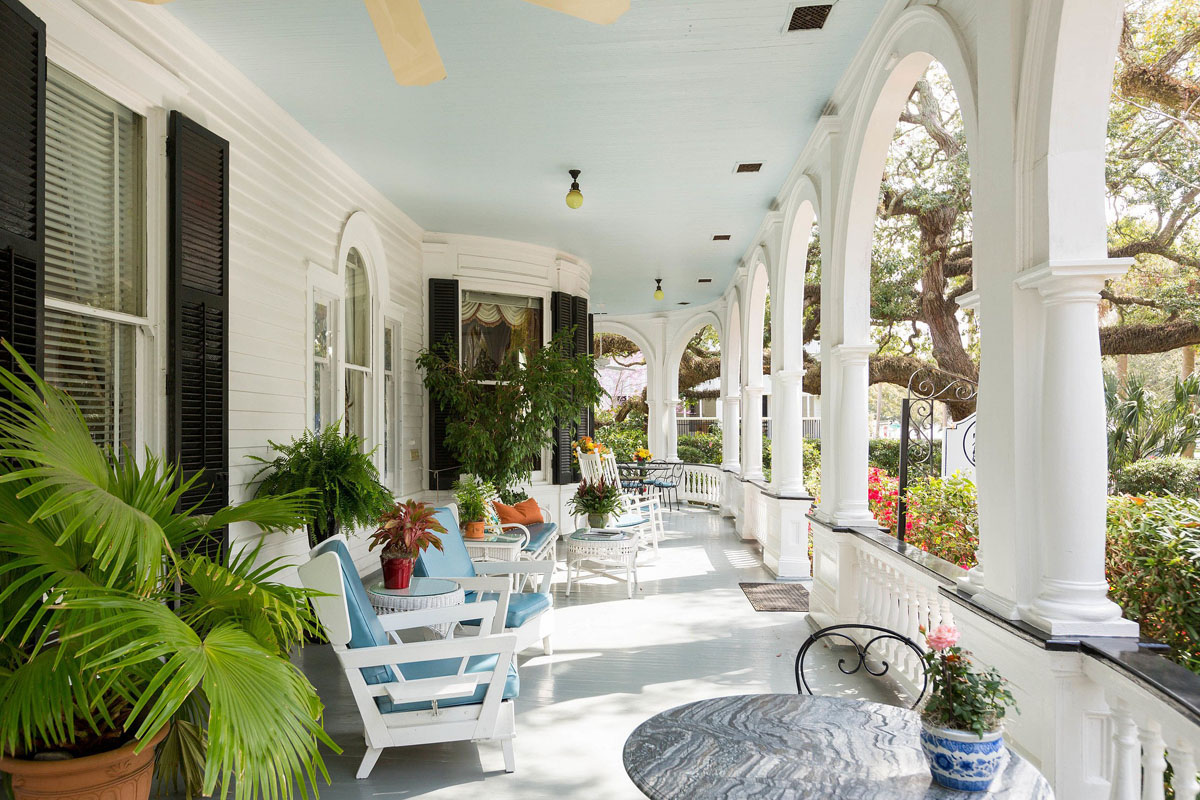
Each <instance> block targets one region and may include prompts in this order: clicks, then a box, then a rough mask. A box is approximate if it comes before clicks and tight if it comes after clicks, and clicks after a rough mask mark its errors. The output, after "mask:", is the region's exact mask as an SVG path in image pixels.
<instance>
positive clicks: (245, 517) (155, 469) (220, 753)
mask: <svg viewBox="0 0 1200 800" xmlns="http://www.w3.org/2000/svg"><path fill="white" fill-rule="evenodd" d="M5 347H8V345H7V344H5ZM8 350H9V353H11V354H12V355H13V357H14V360H15V361H16V362H17V363H18V365H19V370H20V373H21V374H20V375H15V374H13V373H12V372H9V371H7V370H4V369H0V463H3V465H4V467H3V471H2V472H0V753H2V754H3V755H5V756H10V757H16V758H32V757H34V756H37V755H38V754H41V753H49V752H62V753H68V754H71V755H76V756H84V755H91V754H94V753H101V752H105V751H108V750H112V749H114V748H116V747H118V746H119V745H121V744H123V743H125V742H128V741H131V740H137V741H138V742H140V746H141V747H145V746H148V743H149V742H150V741H151V740H152V739H153V737H155V736H156V735H157V734H158V733H159V732H160V731H162V730H163V729H164V727H165V726H171V727H170V734H169V736H168V738H167V740H166V741H165V742H164V744H163V746H162V748H161V750H160V762H159V780H160V782H162V781H163V780H164V779H165V780H166V781H167V782H171V781H172V779H173V776H177V775H179V774H181V773H182V775H183V776H184V777H185V779H186V783H187V786H188V790H189V794H191V793H192V792H194V791H202V792H203V793H205V794H210V793H212V792H213V791H214V790H216V789H218V787H219V788H220V791H221V793H222V795H225V794H226V793H227V791H230V790H232V792H233V796H234V797H237V798H257V797H265V798H284V799H286V798H289V797H291V796H292V794H293V792H294V791H295V789H296V788H297V787H299V788H300V789H301V791H302V792H305V793H306V784H312V785H313V788H314V789H315V781H316V777H317V775H318V773H319V774H320V775H322V776H324V777H325V778H326V780H328V776H327V775H326V772H325V767H324V764H323V763H322V759H321V755H320V753H319V751H318V744H319V743H324V744H326V745H328V746H330V747H334V745H333V743H332V741H330V739H329V737H328V736H326V735H325V733H324V732H323V731H322V730H321V723H320V721H321V712H322V706H321V702H320V700H319V699H318V697H317V693H316V691H315V690H314V689H313V687H312V685H311V684H310V683H309V682H308V680H307V679H306V678H305V677H304V675H303V674H302V673H301V672H300V671H299V670H298V669H297V668H296V667H295V666H294V665H293V664H292V663H291V662H290V661H289V659H288V652H289V651H290V650H291V648H292V647H293V646H294V645H296V644H297V643H298V642H300V641H302V640H303V639H304V637H305V636H306V635H307V634H308V633H309V632H315V631H316V630H317V628H316V624H315V620H314V618H313V617H312V613H311V611H310V609H309V603H308V593H307V592H305V591H303V590H300V589H294V588H291V587H289V586H286V585H283V584H281V583H277V582H276V581H275V580H274V578H275V575H276V574H277V573H278V571H279V570H280V569H281V567H280V566H279V565H277V564H276V563H275V562H269V563H267V564H265V565H260V566H256V561H257V556H258V551H257V549H249V550H243V551H241V552H239V553H235V554H232V555H226V556H222V557H220V558H217V559H214V558H210V557H208V556H206V555H203V554H201V552H200V550H201V549H202V548H198V547H197V545H202V544H203V543H204V542H205V540H206V539H209V538H210V537H213V536H214V535H215V533H216V532H217V531H219V530H220V529H222V528H224V527H225V526H227V525H229V524H231V523H234V522H251V523H255V524H257V525H259V526H260V527H262V528H263V529H266V530H282V529H291V528H295V527H299V526H300V525H303V524H304V522H305V521H306V520H307V519H308V518H309V517H310V516H311V515H312V513H313V504H312V503H311V501H310V500H308V499H307V498H306V497H304V496H303V495H301V494H289V495H284V496H282V497H270V498H264V499H259V500H251V501H250V502H248V503H244V504H242V505H240V506H237V507H229V508H223V509H221V510H220V511H218V512H216V513H215V514H212V515H210V516H200V515H196V514H194V508H192V509H184V510H182V511H180V510H178V509H179V502H180V498H181V497H182V496H183V495H184V494H185V493H186V492H187V491H188V489H189V488H191V487H192V486H193V485H194V482H195V478H193V479H191V480H188V481H184V482H182V484H181V485H177V483H178V471H177V469H176V468H175V466H174V465H171V464H167V463H165V462H164V461H162V460H161V459H159V458H156V457H154V456H153V455H150V454H149V453H147V454H146V457H145V463H144V464H143V465H141V466H139V465H138V464H137V463H135V460H134V458H133V456H132V454H130V453H129V452H128V451H126V452H125V453H124V454H123V456H118V455H117V454H116V453H114V452H112V451H106V450H103V449H101V448H100V447H98V446H97V445H96V444H94V443H93V441H92V438H91V435H90V433H89V431H88V427H87V424H86V423H85V421H84V418H83V415H82V414H81V413H80V411H79V408H78V407H77V406H76V405H75V403H74V402H73V401H72V400H71V399H70V398H69V397H68V396H67V395H66V394H65V393H64V392H62V391H60V390H59V389H56V388H54V387H52V386H50V385H49V384H47V383H46V382H45V381H43V380H42V379H41V378H40V377H39V376H38V375H37V374H36V373H34V372H33V370H32V369H30V367H29V366H28V365H27V364H26V363H25V362H24V361H22V360H21V359H20V358H19V357H18V356H16V353H15V352H14V351H13V350H12V349H11V348H8ZM189 553H190V554H189ZM335 749H336V748H335ZM235 779H236V780H235Z"/></svg>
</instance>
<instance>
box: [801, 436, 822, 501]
mask: <svg viewBox="0 0 1200 800" xmlns="http://www.w3.org/2000/svg"><path fill="white" fill-rule="evenodd" d="M803 447H804V488H805V489H808V492H809V494H811V495H812V496H813V497H814V498H815V499H816V500H817V502H818V503H819V502H820V500H821V440H820V439H805V440H804V444H803Z"/></svg>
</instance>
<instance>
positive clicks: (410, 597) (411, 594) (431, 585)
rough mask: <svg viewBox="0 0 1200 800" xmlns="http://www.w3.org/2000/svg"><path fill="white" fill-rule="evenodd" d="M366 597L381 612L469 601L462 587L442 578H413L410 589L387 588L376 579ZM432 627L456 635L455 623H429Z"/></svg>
mask: <svg viewBox="0 0 1200 800" xmlns="http://www.w3.org/2000/svg"><path fill="white" fill-rule="evenodd" d="M367 598H368V599H369V600H370V601H371V606H372V608H374V609H375V612H376V613H378V614H396V613H398V612H401V611H421V610H423V609H426V608H446V607H448V606H461V605H462V604H463V603H465V602H466V595H465V594H464V593H463V589H462V587H461V586H459V585H458V584H457V583H455V582H454V581H447V580H443V579H441V578H413V579H412V582H411V583H409V586H408V588H407V589H387V588H385V587H384V585H383V581H376V582H375V583H373V584H371V585H370V586H368V587H367ZM429 629H430V630H432V631H436V632H437V634H438V635H439V636H441V637H442V638H443V639H449V638H450V637H451V636H452V635H453V634H454V623H453V622H448V623H444V624H440V623H439V624H437V625H430V626H429Z"/></svg>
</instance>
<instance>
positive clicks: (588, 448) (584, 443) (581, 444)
mask: <svg viewBox="0 0 1200 800" xmlns="http://www.w3.org/2000/svg"><path fill="white" fill-rule="evenodd" d="M571 449H572V450H573V451H574V454H575V460H577V461H578V460H579V456H580V454H583V455H591V454H592V453H599V454H600V455H604V454H605V453H607V452H608V448H607V447H605V446H604V443H603V442H598V441H596V440H595V439H593V438H592V437H590V436H580V437H579V440H578V441H576V442H573V443H572V444H571Z"/></svg>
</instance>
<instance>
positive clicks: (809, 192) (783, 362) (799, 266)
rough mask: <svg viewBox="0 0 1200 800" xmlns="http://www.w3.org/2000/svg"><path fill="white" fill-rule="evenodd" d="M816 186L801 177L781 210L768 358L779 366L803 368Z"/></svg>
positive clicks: (789, 368)
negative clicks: (780, 245) (805, 294)
mask: <svg viewBox="0 0 1200 800" xmlns="http://www.w3.org/2000/svg"><path fill="white" fill-rule="evenodd" d="M818 207H819V202H818V199H817V189H816V186H815V185H813V182H812V181H811V180H810V179H809V178H808V177H804V178H802V179H801V180H800V181H799V182H798V183H797V185H796V188H795V189H794V190H793V192H792V195H791V198H790V199H789V202H788V204H787V211H785V214H784V220H785V225H786V227H785V228H784V231H783V237H782V247H781V249H780V253H779V269H778V271H777V274H776V280H775V285H776V291H775V295H776V300H775V302H776V304H777V305H776V307H777V308H778V310H779V312H780V313H778V314H772V315H771V326H772V334H771V362H772V364H773V365H776V366H777V367H778V368H779V369H781V370H787V371H792V370H803V369H804V307H805V302H804V287H805V282H806V281H807V269H808V247H809V243H810V242H811V241H812V232H813V223H814V222H816V221H817V219H819V216H820V215H819V214H818V212H817V209H818Z"/></svg>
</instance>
